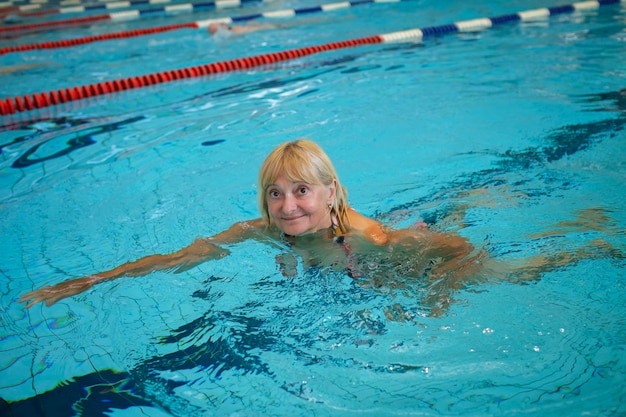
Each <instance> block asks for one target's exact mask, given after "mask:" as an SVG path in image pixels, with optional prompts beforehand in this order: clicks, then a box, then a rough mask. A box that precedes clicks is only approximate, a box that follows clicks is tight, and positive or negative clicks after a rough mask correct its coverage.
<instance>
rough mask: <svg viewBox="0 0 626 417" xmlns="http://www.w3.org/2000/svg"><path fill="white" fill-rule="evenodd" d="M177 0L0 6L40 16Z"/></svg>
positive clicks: (22, 14)
mask: <svg viewBox="0 0 626 417" xmlns="http://www.w3.org/2000/svg"><path fill="white" fill-rule="evenodd" d="M176 1H177V0H120V1H110V2H105V3H95V4H94V3H89V4H84V5H83V4H75V5H71V6H65V7H59V8H56V9H53V8H45V9H44V10H41V9H42V6H43V4H41V3H39V4H27V5H22V6H10V7H6V8H2V7H0V13H14V14H16V16H40V15H44V14H66V13H83V12H88V11H93V10H115V9H124V8H130V7H135V6H146V5H151V4H164V3H175V2H176ZM262 1H263V0H241V2H242V3H243V2H262ZM209 3H212V4H215V5H216V7H218V8H219V7H220V4H219V3H225V4H224V5H225V6H226V7H228V5H229V4H230V3H231V2H230V1H228V2H224V1H223V0H215V1H210V2H209Z"/></svg>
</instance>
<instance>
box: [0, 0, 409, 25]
mask: <svg viewBox="0 0 626 417" xmlns="http://www.w3.org/2000/svg"><path fill="white" fill-rule="evenodd" d="M255 1H259V0H210V1H207V2H202V3H182V4H175V5H170V6H163V7H155V8H150V9H143V10H127V11H122V12H113V13H107V14H103V15H97V16H88V17H82V18H74V19H66V20H56V21H51V22H41V23H31V24H24V25H11V26H6V27H0V33H2V32H18V31H24V30H32V29H42V28H46V29H52V28H54V27H57V26H74V25H76V24H81V23H90V22H97V21H102V20H112V21H128V20H134V19H139V18H142V17H145V16H146V15H151V14H153V13H179V12H189V13H195V12H197V11H200V10H202V9H207V8H235V7H240V6H241V5H242V3H246V2H255ZM401 1H409V0H353V1H345V2H340V3H331V4H325V5H319V6H313V7H304V8H300V9H284V10H278V11H274V12H265V13H254V14H250V15H245V16H236V17H229V18H226V19H221V20H229V21H232V22H235V21H247V20H253V19H258V18H261V17H267V18H276V17H289V16H293V15H297V14H307V13H315V12H322V11H329V10H335V9H339V8H344V7H351V6H358V5H361V4H371V3H399V2H401ZM214 20H217V19H208V20H205V21H199V22H197V23H198V27H199V28H202V27H206V26H208V23H206V22H209V23H210V22H212V21H214ZM205 23H206V24H205Z"/></svg>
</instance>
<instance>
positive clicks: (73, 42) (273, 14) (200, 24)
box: [0, 0, 408, 55]
mask: <svg viewBox="0 0 626 417" xmlns="http://www.w3.org/2000/svg"><path fill="white" fill-rule="evenodd" d="M400 1H408V0H356V1H345V2H340V3H327V4H322V5H318V6H315V7H307V8H302V9H284V10H276V11H270V12H264V13H256V14H251V15H244V16H234V17H222V18H214V19H207V20H201V21H196V22H187V23H180V24H177V25H167V26H155V27H152V28H145V29H136V30H130V31H123V32H114V33H108V34H101V35H93V36H86V37H81V38H73V39H63V40H59V41H47V42H40V43H34V44H26V45H15V46H7V47H4V48H0V55H4V54H8V53H12V52H24V51H32V50H37V49H55V48H67V47H71V46H77V45H84V44H86V43H92V42H100V41H105V40H112V39H123V38H133V37H137V36H144V35H152V34H155V33H161V32H167V31H171V30H177V29H204V28H207V27H208V26H209V25H210V24H211V23H214V22H215V23H219V22H222V23H227V24H230V23H236V22H245V21H249V20H254V19H259V18H285V17H292V16H295V15H302V14H308V13H316V12H328V11H334V10H338V9H342V8H347V7H353V6H358V5H363V4H371V3H383V2H385V3H388V2H400ZM77 24H80V22H77Z"/></svg>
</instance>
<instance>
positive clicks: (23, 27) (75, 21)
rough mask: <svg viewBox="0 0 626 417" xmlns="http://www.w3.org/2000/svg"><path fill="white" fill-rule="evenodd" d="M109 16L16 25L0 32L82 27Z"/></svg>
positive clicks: (3, 28)
mask: <svg viewBox="0 0 626 417" xmlns="http://www.w3.org/2000/svg"><path fill="white" fill-rule="evenodd" d="M109 19H110V18H109V16H106V15H103V16H90V17H79V18H76V19H67V20H56V21H53V22H42V23H31V24H28V25H15V26H6V27H1V28H0V32H14V31H18V30H30V29H42V28H48V27H52V26H67V25H82V24H85V23H93V22H97V21H100V20H109Z"/></svg>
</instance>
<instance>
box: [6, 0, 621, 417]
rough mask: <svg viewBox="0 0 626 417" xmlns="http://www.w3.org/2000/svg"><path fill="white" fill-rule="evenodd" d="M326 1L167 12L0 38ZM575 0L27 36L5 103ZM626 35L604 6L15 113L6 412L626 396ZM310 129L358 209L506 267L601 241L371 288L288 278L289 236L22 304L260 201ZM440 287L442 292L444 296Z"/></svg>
mask: <svg viewBox="0 0 626 417" xmlns="http://www.w3.org/2000/svg"><path fill="white" fill-rule="evenodd" d="M314 4H317V3H315V2H280V3H279V2H276V3H274V2H268V3H262V4H260V3H254V4H246V5H244V6H243V7H241V8H237V9H229V10H222V11H216V10H206V11H203V12H199V13H194V14H178V15H175V16H163V15H156V14H155V15H154V16H153V17H150V18H145V19H138V20H134V21H127V22H122V23H112V22H102V23H98V24H93V25H90V26H87V27H74V28H67V29H63V30H49V31H46V32H45V33H30V34H20V36H19V37H13V36H12V37H5V38H3V39H1V40H0V42H1V45H0V47H2V46H6V45H13V44H23V43H24V44H26V43H33V42H41V41H45V40H56V39H61V38H72V37H78V36H87V35H91V34H95V33H107V32H109V33H110V32H115V31H120V30H128V29H132V28H137V27H149V26H153V25H154V26H156V25H166V24H173V23H178V22H187V21H193V20H199V19H206V18H210V17H213V16H218V15H219V16H225V15H244V14H248V13H256V12H258V11H259V10H263V11H265V10H276V9H284V8H289V7H293V8H301V7H306V6H311V5H314ZM561 4H563V3H558V2H554V1H550V2H539V1H525V2H521V1H518V2H509V3H508V4H506V5H501V4H494V3H493V2H478V3H472V5H471V6H468V5H467V4H466V3H461V2H457V1H452V2H445V3H442V2H432V1H405V2H399V3H381V4H364V5H359V6H358V7H351V8H346V9H341V10H335V11H332V12H325V13H320V14H311V15H307V16H297V17H294V18H291V19H286V20H284V21H283V20H281V22H294V23H296V25H294V26H292V27H287V28H281V29H276V30H267V31H261V32H256V33H254V34H249V35H245V36H239V37H237V36H218V37H211V36H209V35H207V34H206V33H205V32H204V31H202V30H191V29H186V30H180V31H173V32H168V33H162V34H158V35H151V36H144V37H137V38H132V39H123V40H115V41H106V42H99V43H93V44H89V45H83V46H77V47H72V48H63V49H51V50H43V51H42V50H40V51H31V52H23V53H12V54H6V55H3V56H1V57H0V59H1V60H2V65H3V66H4V67H13V68H15V67H16V66H22V65H27V67H22V69H21V70H20V71H15V72H11V73H2V74H0V80H1V82H0V85H1V87H0V92H1V94H0V97H13V96H19V95H23V94H32V93H36V92H40V91H49V90H53V89H60V88H67V87H70V86H74V85H84V84H90V83H94V82H100V81H103V80H110V79H118V78H122V77H129V76H134V75H138V74H146V73H152V72H155V71H163V70H169V69H174V68H183V67H188V66H191V65H199V64H204V63H210V62H215V61H221V60H226V59H235V58H239V57H243V56H250V55H257V54H263V53H268V52H275V51H280V50H284V49H293V48H298V47H304V46H309V45H316V44H323V43H327V42H334V41H339V40H346V39H353V38H359V37H364V36H372V35H376V34H381V33H389V32H393V31H398V30H406V29H410V28H424V27H430V26H436V25H443V24H448V23H452V22H456V21H459V20H466V19H473V18H478V17H491V16H499V15H504V14H508V13H514V12H518V11H522V10H528V9H535V8H539V7H553V6H557V5H561ZM53 18H54V19H58V18H59V17H58V16H55V17H48V18H37V19H39V20H37V19H35V18H32V19H33V20H32V21H45V20H46V19H53ZM23 19H24V22H25V21H31V20H29V19H31V18H28V19H27V18H23ZM13 24H15V23H13ZM3 27H4V26H3ZM625 42H626V9H625V8H624V6H623V5H620V4H614V5H607V6H603V7H601V8H600V9H598V10H589V11H579V12H575V13H564V14H562V15H558V16H553V17H551V18H549V19H543V20H538V21H532V22H524V23H522V22H517V23H511V24H506V25H501V26H498V27H495V28H492V29H489V30H485V31H481V32H475V33H464V34H447V35H442V36H439V37H431V38H427V39H424V41H423V42H422V43H419V44H378V45H369V46H361V47H355V48H347V49H340V50H335V51H329V52H325V53H320V54H315V55H312V56H309V57H304V58H299V59H296V60H291V61H286V62H283V63H280V64H274V65H271V66H267V67H259V68H255V69H251V70H245V71H238V72H231V73H225V74H220V75H214V76H210V77H203V78H194V79H189V80H185V81H179V82H172V83H165V84H159V85H155V86H152V87H146V88H141V89H137V90H132V91H125V92H123V93H119V94H112V95H106V96H102V97H97V98H91V99H87V100H80V101H76V102H73V103H70V104H66V105H61V106H53V107H48V108H46V109H41V110H37V111H31V112H22V113H19V114H14V115H7V116H2V117H1V118H0V125H1V126H2V127H1V128H0V145H1V149H2V153H1V154H0V157H1V160H0V173H1V175H0V182H1V184H2V186H1V187H0V210H1V212H0V213H1V214H2V219H3V221H2V226H1V229H0V230H1V236H2V241H1V245H2V246H1V253H2V256H1V257H0V271H1V273H2V279H1V280H0V289H1V293H0V294H1V295H0V303H1V305H2V316H1V317H2V333H1V337H0V351H2V356H1V357H2V359H0V361H1V362H0V397H1V398H2V399H3V404H2V408H1V410H2V414H3V415H9V416H10V415H16V416H19V415H29V416H37V415H42V416H70V415H86V416H98V415H102V416H104V415H109V416H145V415H148V416H167V415H174V416H191V415H194V416H195V415H202V416H204V415H206V416H212V415H219V416H222V415H233V416H236V415H245V416H300V415H301V416H313V415H314V416H353V415H374V416H397V415H417V416H436V415H455V416H486V415H506V416H545V415H550V416H578V415H580V416H582V415H598V416H617V415H622V414H624V413H626V397H625V395H626V378H625V377H624V375H626V358H625V355H626V353H625V350H624V349H625V347H626V336H625V335H626V322H625V321H624V319H623V317H624V315H625V313H626V307H625V305H624V301H623V300H624V296H625V295H626V284H625V277H624V265H625V263H624V259H623V256H622V255H621V252H620V251H622V252H623V251H624V250H625V248H624V244H625V243H626V236H625V232H624V227H625V225H626V216H625V214H624V213H625V208H626V207H625V206H626V203H625V202H624V189H625V185H626V184H625V182H626V181H625V179H626V171H625V167H624V161H625V160H626V146H625V145H624V143H625V139H626V133H624V124H626V117H625V111H626V110H625V109H626V107H625V101H624V100H625V99H624V97H625V92H624V91H626V58H625V56H626V55H625V54H624V46H625ZM298 137H308V138H311V139H313V140H315V141H317V142H318V143H320V144H321V145H322V146H323V147H324V149H325V150H326V151H327V152H328V153H329V155H330V156H331V158H332V159H333V161H334V162H335V165H336V168H337V170H338V172H339V175H340V176H341V179H342V181H343V182H344V184H346V186H347V187H348V189H349V191H350V201H351V205H352V206H354V207H355V208H356V209H358V210H359V211H361V212H363V213H364V214H366V215H369V216H372V217H375V218H377V219H379V220H381V221H384V222H385V223H387V224H389V225H390V226H393V227H404V226H407V225H410V224H413V223H415V222H416V221H425V222H426V223H428V224H429V225H430V227H433V228H437V229H440V230H451V231H456V232H458V233H459V234H461V235H463V236H466V237H468V238H469V239H470V240H471V242H472V243H473V244H474V245H475V246H477V247H480V248H484V249H485V250H487V251H488V252H489V253H490V254H491V255H492V256H493V257H495V258H497V259H500V260H502V261H504V262H511V263H514V262H516V261H517V260H519V259H524V258H529V257H532V256H537V255H542V254H554V253H564V254H572V255H573V256H575V255H576V254H578V253H580V250H581V248H587V251H588V252H587V253H590V254H593V256H587V257H585V258H584V259H582V260H581V261H580V262H577V263H574V264H570V265H567V266H564V267H562V268H558V269H556V270H553V271H550V272H546V273H544V274H543V275H542V276H541V279H539V280H537V281H533V282H530V283H524V284H519V283H503V282H498V281H497V280H496V279H493V280H490V281H489V282H487V283H480V284H471V285H470V284H468V285H466V286H464V287H463V288H460V289H456V290H453V291H452V290H450V291H448V290H445V289H443V290H442V289H441V288H434V287H429V285H428V283H425V282H420V281H419V280H416V281H415V282H413V281H410V280H406V279H405V280H403V279H402V278H403V277H402V276H398V271H392V273H395V274H396V278H397V281H394V282H393V283H390V284H389V285H383V286H382V287H380V288H368V287H367V286H362V285H359V284H358V283H357V282H355V281H354V280H353V279H352V278H350V277H349V276H348V275H347V274H343V273H338V272H332V271H327V270H325V269H323V268H322V269H316V268H309V269H305V268H302V266H299V269H298V275H297V276H296V277H294V278H291V279H288V278H285V277H283V276H282V274H281V272H280V270H279V268H278V267H277V264H276V262H275V257H276V256H277V255H281V254H282V252H281V251H280V250H278V249H276V248H273V247H269V246H266V245H263V244H262V243H259V242H246V243H244V244H239V245H236V246H233V247H231V248H230V249H231V252H232V254H231V256H229V257H226V258H224V259H221V260H219V261H212V262H207V263H205V264H203V265H201V266H198V267H196V268H194V269H192V270H189V271H187V272H185V273H182V274H172V273H166V272H158V273H152V274H150V275H148V276H145V277H141V278H125V279H119V280H116V281H112V282H108V283H104V284H101V285H99V286H96V287H95V288H93V289H91V290H90V291H88V292H86V293H83V294H81V295H78V296H74V297H70V298H68V299H65V300H62V301H60V302H59V303H57V304H55V305H54V306H51V307H45V306H41V305H37V306H34V307H33V308H31V309H29V310H26V309H24V306H23V304H20V303H18V302H17V300H18V299H19V297H20V295H21V294H23V293H25V292H27V291H30V290H32V289H34V288H38V287H41V286H43V285H51V284H55V283H58V282H62V281H64V280H66V279H70V278H76V277H80V276H84V275H88V274H91V273H94V272H97V271H102V270H105V269H109V268H111V267H112V266H115V265H118V264H120V263H122V262H125V261H128V260H132V259H137V258H139V257H141V256H144V255H148V254H152V253H167V252H171V251H174V250H176V249H179V248H181V247H183V246H185V245H187V244H189V243H190V242H191V241H192V240H193V239H194V238H196V237H203V236H210V235H213V234H215V233H217V232H219V231H221V230H223V229H225V228H226V227H228V226H230V225H231V224H232V223H234V222H236V221H240V220H244V219H249V218H254V217H257V216H258V211H257V208H256V175H257V170H258V168H259V166H260V164H261V162H262V160H263V158H264V157H265V155H266V154H267V153H268V152H269V151H270V150H271V149H273V148H274V147H275V146H276V145H277V144H279V143H281V142H284V141H286V140H291V139H295V138H298ZM599 242H600V243H599ZM611 247H612V248H614V249H613V250H612V251H609V250H608V249H607V248H611ZM376 268H377V265H376V262H373V263H372V271H373V272H372V273H374V272H375V271H376ZM407 281H408V282H407ZM397 282H404V285H402V286H398V285H395V284H397ZM433 294H434V295H437V296H445V297H446V299H447V300H448V301H449V302H450V304H449V306H447V307H446V308H444V309H443V310H442V311H436V312H435V311H434V310H433V308H432V305H431V304H429V303H428V302H427V300H429V299H430V298H431V296H432V295H433Z"/></svg>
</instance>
